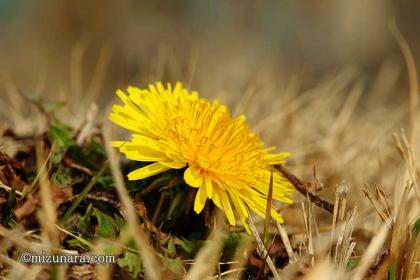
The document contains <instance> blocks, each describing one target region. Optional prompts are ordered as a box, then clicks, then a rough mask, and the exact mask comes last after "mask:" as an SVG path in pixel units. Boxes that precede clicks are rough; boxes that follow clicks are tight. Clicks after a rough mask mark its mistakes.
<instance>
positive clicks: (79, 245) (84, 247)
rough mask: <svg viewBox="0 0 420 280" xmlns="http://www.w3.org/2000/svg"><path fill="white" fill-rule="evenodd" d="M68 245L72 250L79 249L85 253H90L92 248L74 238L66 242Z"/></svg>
mask: <svg viewBox="0 0 420 280" xmlns="http://www.w3.org/2000/svg"><path fill="white" fill-rule="evenodd" d="M84 239H86V238H84ZM66 243H67V244H68V245H69V246H70V247H72V248H79V249H81V250H83V251H89V250H90V248H89V246H88V245H87V244H85V243H83V242H82V241H80V240H79V239H76V238H72V239H69V240H67V241H66Z"/></svg>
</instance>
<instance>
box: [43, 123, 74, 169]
mask: <svg viewBox="0 0 420 280" xmlns="http://www.w3.org/2000/svg"><path fill="white" fill-rule="evenodd" d="M49 137H50V139H51V141H52V142H55V143H56V145H57V149H56V151H55V154H54V156H53V162H54V163H58V162H60V161H61V160H62V159H63V157H64V154H65V153H66V151H67V149H68V148H69V147H70V146H71V145H73V144H74V143H75V141H74V139H73V130H72V129H71V127H69V126H67V125H65V124H62V123H60V122H58V121H55V122H54V123H52V124H51V127H50V130H49Z"/></svg>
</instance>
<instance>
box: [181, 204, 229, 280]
mask: <svg viewBox="0 0 420 280" xmlns="http://www.w3.org/2000/svg"><path fill="white" fill-rule="evenodd" d="M216 216H217V218H216V225H217V226H215V228H214V230H213V231H212V233H211V234H210V238H209V239H208V240H207V244H206V245H205V246H204V247H203V248H202V249H201V250H200V251H199V252H198V254H197V257H196V258H195V261H194V264H193V266H192V267H191V268H190V270H189V272H188V274H187V275H186V277H185V280H201V279H205V278H206V277H209V276H210V275H212V274H213V273H214V270H215V268H216V265H217V262H218V260H219V256H220V251H221V250H222V248H223V237H224V233H223V232H222V231H221V230H220V227H221V226H222V225H223V217H222V213H221V212H219V211H218V214H217V215H216Z"/></svg>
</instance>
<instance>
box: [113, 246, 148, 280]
mask: <svg viewBox="0 0 420 280" xmlns="http://www.w3.org/2000/svg"><path fill="white" fill-rule="evenodd" d="M133 243H134V242H132V241H130V243H129V246H128V247H129V248H133V249H134V248H135V246H134V244H133ZM117 264H118V265H119V266H120V267H121V268H126V269H127V270H128V272H129V273H130V275H131V277H133V278H135V279H137V278H139V276H140V272H141V271H142V261H141V258H140V256H139V254H137V253H135V252H133V251H130V250H127V251H126V252H125V253H124V256H123V257H122V258H119V259H118V260H117Z"/></svg>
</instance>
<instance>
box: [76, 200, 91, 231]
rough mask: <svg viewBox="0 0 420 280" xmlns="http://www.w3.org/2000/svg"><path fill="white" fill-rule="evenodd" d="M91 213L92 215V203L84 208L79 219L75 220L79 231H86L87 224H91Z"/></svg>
mask: <svg viewBox="0 0 420 280" xmlns="http://www.w3.org/2000/svg"><path fill="white" fill-rule="evenodd" d="M91 215H92V203H90V204H89V206H88V207H87V209H86V212H85V214H84V215H83V216H82V217H80V219H79V221H78V222H77V224H76V226H77V227H78V228H79V230H80V231H83V232H85V231H87V229H88V228H89V226H90V225H91V218H90V217H91Z"/></svg>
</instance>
